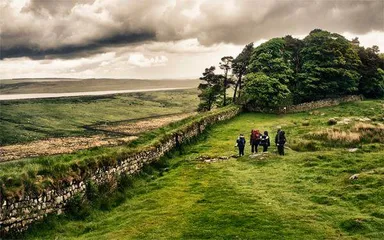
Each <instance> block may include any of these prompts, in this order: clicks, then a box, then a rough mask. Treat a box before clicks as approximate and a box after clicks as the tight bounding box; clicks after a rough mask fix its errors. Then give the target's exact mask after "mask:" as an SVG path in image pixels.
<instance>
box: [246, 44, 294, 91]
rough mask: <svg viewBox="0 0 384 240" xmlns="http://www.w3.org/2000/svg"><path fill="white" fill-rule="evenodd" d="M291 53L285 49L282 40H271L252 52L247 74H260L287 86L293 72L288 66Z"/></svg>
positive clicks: (290, 66) (289, 65)
mask: <svg viewBox="0 0 384 240" xmlns="http://www.w3.org/2000/svg"><path fill="white" fill-rule="evenodd" d="M290 59H291V53H290V52H289V51H287V50H286V49H285V40H284V39H283V38H272V39H271V40H269V41H267V42H265V43H263V44H261V45H260V46H258V47H257V48H255V50H254V51H253V54H252V57H251V59H250V63H249V72H254V73H255V72H262V73H265V74H266V75H267V76H269V77H272V78H276V79H278V80H279V81H280V82H281V83H283V84H289V82H290V81H292V80H293V79H294V71H293V70H292V65H291V64H290V61H291V60H290Z"/></svg>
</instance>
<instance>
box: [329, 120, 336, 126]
mask: <svg viewBox="0 0 384 240" xmlns="http://www.w3.org/2000/svg"><path fill="white" fill-rule="evenodd" d="M336 124H337V120H336V119H334V118H330V119H328V125H336Z"/></svg>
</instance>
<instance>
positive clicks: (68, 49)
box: [0, 33, 155, 59]
mask: <svg viewBox="0 0 384 240" xmlns="http://www.w3.org/2000/svg"><path fill="white" fill-rule="evenodd" d="M154 39H155V34H154V33H130V34H129V35H127V34H122V35H115V36H110V37H108V38H104V39H99V40H97V41H95V42H92V43H91V42H90V43H87V44H84V45H73V46H60V47H56V48H52V49H41V48H40V47H39V46H36V45H35V46H31V45H29V46H18V47H13V48H10V49H6V48H4V49H2V51H1V54H0V59H4V58H13V57H24V56H28V57H30V58H31V59H45V58H76V57H87V56H90V55H93V54H96V53H100V52H101V51H102V48H103V47H108V46H116V45H122V44H132V43H137V42H144V41H148V40H154Z"/></svg>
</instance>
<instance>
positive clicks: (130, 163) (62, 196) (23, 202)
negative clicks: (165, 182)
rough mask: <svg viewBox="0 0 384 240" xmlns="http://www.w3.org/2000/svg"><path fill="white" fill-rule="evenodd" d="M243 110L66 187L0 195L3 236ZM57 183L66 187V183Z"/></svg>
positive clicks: (206, 121) (205, 121) (213, 118)
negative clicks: (16, 195)
mask: <svg viewBox="0 0 384 240" xmlns="http://www.w3.org/2000/svg"><path fill="white" fill-rule="evenodd" d="M239 112H240V110H239V109H238V108H229V109H227V110H225V111H221V112H218V113H214V114H210V115H208V116H205V117H203V118H202V119H200V120H199V121H196V122H195V123H193V124H192V126H190V125H188V126H187V127H181V128H180V129H179V131H178V132H177V134H175V135H174V136H168V137H164V139H162V144H160V145H159V146H151V147H148V148H147V149H145V150H144V151H141V152H138V153H135V154H131V155H129V156H127V157H126V158H125V159H123V160H119V161H117V162H118V164H117V165H115V166H102V167H100V168H96V169H95V170H94V171H93V173H92V174H90V175H88V177H84V178H82V179H76V180H70V181H69V182H67V183H66V184H65V187H58V188H57V189H45V190H44V191H42V193H41V194H39V195H33V194H31V193H24V194H23V196H21V197H19V198H18V199H16V198H10V199H7V198H4V197H1V196H0V236H1V237H3V236H5V235H6V234H9V233H10V232H22V231H24V230H26V229H27V228H28V226H29V225H31V224H32V223H33V222H35V221H37V220H40V219H42V218H44V217H46V216H47V215H48V214H62V213H63V212H64V210H65V206H66V205H67V204H68V202H69V200H70V199H71V198H72V196H74V195H76V194H78V193H80V194H84V193H85V190H86V184H85V183H86V182H87V181H88V180H92V181H94V182H95V183H96V184H101V183H104V182H106V181H108V180H109V179H112V178H114V177H116V176H117V175H120V174H123V173H125V174H134V173H137V172H139V171H140V170H141V169H142V167H143V166H144V165H145V164H149V163H151V162H154V161H156V160H158V159H159V158H160V157H162V156H164V154H165V153H167V152H169V151H171V150H172V149H173V148H175V147H176V146H177V145H178V144H181V143H185V142H187V141H188V140H191V139H192V138H194V137H196V136H198V135H199V134H200V133H202V132H203V131H204V130H205V129H206V128H207V127H208V126H210V125H213V124H215V123H217V122H220V121H224V120H228V119H231V118H233V117H234V116H236V115H237V114H238V113H239ZM176 138H177V141H176ZM55 185H59V186H62V185H63V184H55Z"/></svg>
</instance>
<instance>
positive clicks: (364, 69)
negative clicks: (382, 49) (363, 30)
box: [358, 46, 384, 98]
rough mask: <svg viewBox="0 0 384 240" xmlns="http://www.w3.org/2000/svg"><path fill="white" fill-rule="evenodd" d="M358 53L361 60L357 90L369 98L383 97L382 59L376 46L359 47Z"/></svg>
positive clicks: (383, 66) (383, 76)
mask: <svg viewBox="0 0 384 240" xmlns="http://www.w3.org/2000/svg"><path fill="white" fill-rule="evenodd" d="M358 54H359V57H360V60H361V62H362V64H361V66H360V68H359V73H360V74H361V76H362V77H361V79H360V82H359V92H360V93H361V94H363V95H364V96H366V97H370V98H382V97H384V74H383V69H384V59H382V58H381V57H380V55H379V49H378V47H377V46H373V47H372V48H366V49H365V48H364V47H359V49H358Z"/></svg>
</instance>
